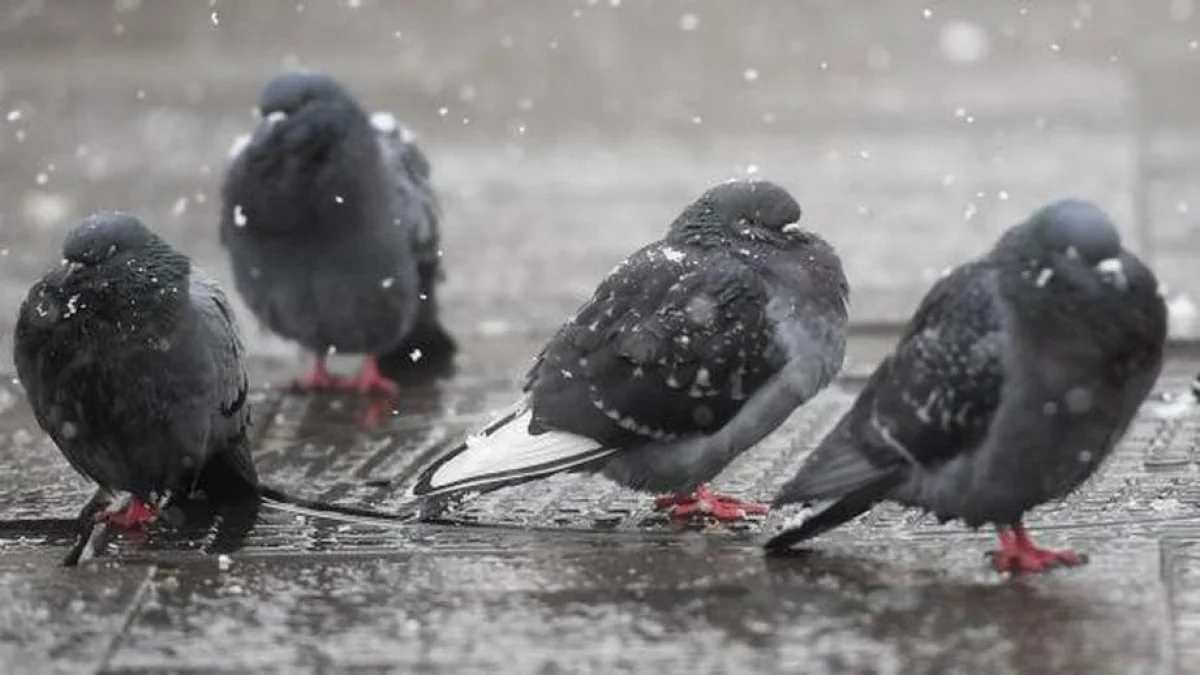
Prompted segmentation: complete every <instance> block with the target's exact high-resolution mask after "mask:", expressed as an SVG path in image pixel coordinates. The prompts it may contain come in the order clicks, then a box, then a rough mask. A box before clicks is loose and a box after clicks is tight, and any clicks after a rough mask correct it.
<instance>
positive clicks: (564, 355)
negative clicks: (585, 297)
mask: <svg viewBox="0 0 1200 675" xmlns="http://www.w3.org/2000/svg"><path fill="white" fill-rule="evenodd" d="M717 256H720V257H717ZM769 301H770V290H769V288H768V286H767V284H766V282H765V281H764V279H763V278H762V277H761V275H759V274H757V273H756V271H755V270H753V269H752V268H750V267H749V266H747V265H746V264H744V263H743V262H741V261H739V260H737V259H736V258H734V257H732V256H727V255H725V254H724V253H718V252H715V251H703V252H701V251H697V250H690V249H681V248H680V247H671V246H669V245H667V244H662V243H659V244H654V245H651V246H649V247H647V248H645V249H642V250H641V251H639V252H637V253H635V254H634V255H633V256H631V257H630V258H629V260H627V261H626V262H625V263H623V264H622V265H621V266H620V267H618V268H617V269H616V270H614V272H613V273H612V274H611V275H609V277H608V278H607V279H605V280H604V282H602V283H601V285H600V287H599V288H598V289H597V291H596V293H595V295H594V296H593V298H592V299H591V300H590V301H589V302H588V303H587V304H585V305H584V306H583V308H582V309H581V310H580V311H579V312H578V313H577V314H576V315H575V317H573V318H572V319H571V320H570V321H568V322H567V323H566V324H565V325H564V326H563V327H562V328H561V329H560V330H559V332H558V334H557V335H555V337H554V338H553V339H552V340H551V341H550V342H549V343H548V344H547V346H546V347H545V349H544V350H543V351H542V353H541V355H540V356H539V357H538V360H537V362H536V363H535V365H534V367H533V368H532V370H531V371H530V374H529V377H528V379H527V387H526V388H527V391H529V392H530V394H531V402H532V407H533V411H534V422H533V426H534V428H535V429H536V428H537V427H538V426H541V427H544V428H546V429H558V430H563V431H569V432H572V433H576V434H579V435H582V436H587V437H588V438H592V439H595V440H597V441H600V442H602V443H605V444H611V445H630V444H637V443H644V442H649V441H665V440H671V439H674V438H677V437H680V436H683V435H688V434H695V433H705V432H711V431H713V430H715V429H718V428H720V427H721V426H722V425H724V424H725V423H726V422H727V421H729V419H730V418H732V417H733V416H734V415H735V414H736V413H737V411H738V409H739V408H740V407H741V406H742V405H743V403H744V401H745V399H746V398H747V397H748V396H749V395H750V394H752V393H753V392H754V391H755V390H756V389H758V388H759V387H761V386H762V385H763V384H764V383H765V382H767V381H768V380H769V379H770V378H771V377H772V375H774V374H775V373H776V372H778V371H779V370H780V369H781V368H782V367H783V366H784V364H785V363H786V362H787V360H788V358H789V354H788V351H787V348H786V346H785V345H783V344H782V343H781V342H780V340H778V339H777V333H776V328H777V326H776V325H775V322H774V321H773V320H772V319H771V317H769V316H768V312H767V310H766V307H767V305H768V303H769Z"/></svg>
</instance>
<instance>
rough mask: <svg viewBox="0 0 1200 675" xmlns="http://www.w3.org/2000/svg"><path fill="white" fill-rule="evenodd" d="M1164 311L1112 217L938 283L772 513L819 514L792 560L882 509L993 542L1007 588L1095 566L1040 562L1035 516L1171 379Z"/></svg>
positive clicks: (1051, 230)
mask: <svg viewBox="0 0 1200 675" xmlns="http://www.w3.org/2000/svg"><path fill="white" fill-rule="evenodd" d="M1166 317H1167V311H1166V306H1165V304H1164V302H1163V299H1162V295H1161V292H1160V289H1159V285H1158V281H1157V279H1156V278H1155V275H1154V273H1153V272H1152V271H1151V270H1150V269H1149V268H1148V267H1146V265H1145V264H1143V263H1142V261H1141V260H1139V259H1138V258H1137V257H1136V256H1135V255H1134V254H1133V253H1131V252H1129V251H1128V250H1126V249H1124V248H1122V245H1121V238H1120V235H1119V234H1118V232H1117V229H1116V228H1115V227H1114V226H1113V223H1112V221H1111V220H1110V219H1109V217H1108V215H1107V214H1106V213H1105V212H1104V211H1103V210H1101V209H1100V208H1099V207H1097V206H1096V205H1094V204H1092V203H1090V202H1086V201H1082V200H1077V199H1065V200H1061V201H1057V202H1053V203H1050V204H1047V205H1045V206H1043V207H1042V208H1040V209H1039V210H1037V211H1036V212H1034V213H1033V214H1032V215H1031V216H1030V217H1029V218H1028V219H1027V220H1026V221H1024V222H1023V223H1020V224H1018V225H1016V226H1014V227H1012V228H1010V229H1009V230H1008V231H1007V232H1005V233H1004V234H1003V236H1002V237H1000V239H999V241H998V242H997V243H996V244H995V246H994V247H993V248H992V250H991V251H990V252H988V253H987V254H985V255H983V256H982V257H980V258H979V259H977V260H974V261H971V262H968V263H965V264H963V265H961V266H959V267H957V268H955V269H953V270H952V271H950V272H949V273H948V274H947V275H946V276H944V277H943V278H942V279H941V280H939V281H938V282H937V283H936V284H935V285H934V286H933V288H932V289H931V290H930V291H929V293H928V294H927V295H926V296H925V298H924V300H923V301H922V302H921V304H920V306H919V307H918V308H917V310H916V312H915V314H914V315H913V317H912V319H911V321H910V322H909V324H908V326H907V327H906V329H905V330H904V332H903V335H902V337H901V338H900V341H899V344H898V345H897V347H896V348H895V351H894V352H893V353H892V354H891V355H890V356H888V357H887V358H885V359H884V360H883V361H882V362H881V363H880V364H879V366H878V367H877V368H876V369H875V371H874V372H873V373H872V375H871V376H870V378H869V379H868V381H867V383H866V385H865V387H864V388H863V390H862V392H861V393H860V394H859V395H858V397H857V398H856V400H855V401H854V403H853V405H852V406H851V407H850V409H849V410H848V411H847V412H846V414H845V415H844V416H843V417H842V418H841V419H840V420H839V422H838V423H837V424H836V425H835V426H834V428H833V429H832V430H831V431H830V432H829V433H828V435H827V436H826V437H825V438H824V439H823V440H822V441H821V443H820V444H819V445H818V447H817V448H816V449H815V450H814V451H813V452H812V454H811V455H809V457H808V458H806V460H805V462H804V464H803V465H802V466H801V468H800V470H799V471H798V473H797V474H796V476H795V477H793V478H792V479H791V480H790V481H788V482H787V483H786V484H785V485H784V486H783V487H782V489H780V491H779V493H778V495H777V496H776V497H775V499H774V501H773V504H774V505H775V506H780V505H783V504H791V503H803V504H807V505H809V506H810V507H811V508H812V511H811V512H810V513H811V515H808V516H807V517H806V518H804V519H803V520H802V522H800V523H799V524H797V525H794V526H790V527H788V528H786V529H785V530H784V531H782V532H781V533H779V534H778V535H776V536H775V537H773V538H772V539H771V540H770V541H768V542H767V543H766V547H767V549H768V550H773V551H779V550H786V549H788V548H790V547H792V546H793V545H794V544H796V543H798V542H801V541H804V540H806V539H809V538H811V537H815V536H817V535H819V534H821V533H823V532H826V531H828V530H830V529H832V528H835V527H838V526H839V525H842V524H844V523H846V522H848V521H849V520H851V519H852V518H855V517H856V516H858V515H860V514H862V513H864V512H866V511H867V510H869V509H871V508H872V507H873V506H875V505H876V504H878V503H880V502H884V501H892V502H897V503H899V504H901V505H904V506H908V507H918V508H921V509H924V510H925V511H927V512H931V513H933V514H934V515H935V516H936V517H937V518H938V519H939V520H940V521H941V522H946V521H949V520H953V519H961V520H962V521H963V522H965V523H966V525H967V526H968V527H971V528H978V527H980V526H982V525H984V524H991V525H994V526H995V527H996V529H997V532H998V535H999V539H1000V547H999V549H998V550H995V551H992V552H991V553H990V556H991V560H992V563H993V565H994V567H995V568H996V569H997V570H998V571H1001V572H1008V573H1014V574H1019V573H1027V572H1028V573H1033V572H1042V571H1045V570H1047V569H1050V568H1052V567H1056V566H1060V565H1067V566H1070V565H1077V564H1082V563H1084V562H1086V557H1085V556H1084V555H1082V554H1079V553H1076V552H1074V551H1069V550H1052V549H1045V548H1040V547H1038V546H1037V545H1035V544H1034V542H1033V540H1032V539H1031V538H1030V536H1029V533H1028V531H1027V530H1026V528H1025V526H1024V525H1023V524H1022V519H1023V517H1024V515H1025V513H1026V512H1028V511H1029V510H1031V509H1033V508H1034V507H1036V506H1038V505H1040V504H1043V503H1045V502H1047V501H1050V500H1056V499H1062V498H1064V497H1066V496H1067V495H1069V494H1070V493H1071V492H1073V491H1074V490H1075V489H1076V488H1078V487H1079V486H1080V485H1081V484H1082V483H1083V482H1084V481H1086V480H1087V479H1088V478H1089V477H1090V476H1091V475H1092V474H1093V473H1094V472H1095V471H1096V469H1097V468H1098V467H1099V466H1100V465H1101V463H1102V462H1103V461H1104V459H1105V457H1106V456H1107V455H1108V454H1109V453H1110V452H1111V451H1112V449H1113V447H1114V446H1115V445H1116V444H1117V442H1118V441H1119V440H1120V439H1121V437H1122V435H1123V434H1124V433H1125V431H1126V429H1127V428H1128V426H1129V424H1130V421H1131V420H1132V418H1133V416H1134V414H1135V413H1136V412H1137V409H1138V407H1139V406H1140V405H1141V403H1142V401H1143V400H1144V399H1145V398H1146V396H1147V395H1148V394H1149V392H1150V389H1151V387H1152V386H1153V385H1154V382H1155V380H1156V379H1157V377H1158V374H1159V371H1160V370H1161V368H1162V361H1163V349H1164V343H1165V340H1166Z"/></svg>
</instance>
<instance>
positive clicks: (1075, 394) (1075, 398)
mask: <svg viewBox="0 0 1200 675" xmlns="http://www.w3.org/2000/svg"><path fill="white" fill-rule="evenodd" d="M1065 400H1066V403H1067V410H1070V411H1071V412H1073V413H1075V414H1077V415H1082V414H1083V413H1086V412H1088V411H1089V410H1091V409H1092V405H1093V404H1094V403H1095V397H1094V396H1093V395H1092V390H1091V389H1088V388H1086V387H1073V388H1072V389H1071V390H1070V391H1068V392H1067V396H1066V399H1065Z"/></svg>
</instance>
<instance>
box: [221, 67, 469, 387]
mask: <svg viewBox="0 0 1200 675" xmlns="http://www.w3.org/2000/svg"><path fill="white" fill-rule="evenodd" d="M259 111H260V113H261V115H262V122H261V123H260V125H259V127H258V128H257V129H256V130H255V132H254V134H253V135H252V136H251V137H250V138H249V139H246V140H245V141H241V142H239V143H238V145H237V146H236V147H235V150H234V152H233V159H232V161H231V164H230V167H229V170H228V173H227V175H226V177H225V182H224V185H223V188H222V200H223V205H222V210H221V241H222V243H223V244H224V245H225V246H226V248H228V250H229V253H230V257H231V259H232V263H233V272H234V278H235V281H236V283H237V288H238V291H239V292H240V293H241V294H242V296H243V298H244V299H245V300H246V303H247V305H248V306H249V307H250V309H251V311H252V312H253V313H254V314H255V316H257V317H258V318H259V319H260V320H261V321H262V322H263V323H264V324H266V326H267V327H269V328H270V329H271V330H272V331H274V332H275V333H278V334H279V335H281V336H283V337H285V338H288V339H291V340H295V341H296V342H299V343H300V344H301V345H303V346H304V347H305V348H306V349H308V350H310V351H311V352H313V354H314V356H315V360H314V364H313V368H312V370H311V371H310V373H309V374H308V375H307V376H306V377H305V378H302V379H301V380H299V381H298V382H297V383H296V385H297V386H299V387H301V388H323V387H348V388H353V389H356V390H358V391H361V392H364V393H368V392H384V393H391V392H394V391H395V389H396V385H395V382H394V381H392V379H391V378H390V377H388V375H386V374H384V373H383V372H381V371H380V367H379V359H381V358H382V359H387V360H388V361H389V362H390V363H392V364H396V366H395V367H400V368H401V369H403V367H402V365H401V364H404V363H409V364H411V363H413V362H419V363H421V365H425V364H429V363H430V362H431V361H446V362H448V361H450V360H451V359H452V357H453V355H454V352H455V350H456V347H455V343H454V341H453V340H452V339H451V338H450V336H449V335H448V334H447V333H446V331H445V329H444V328H443V327H442V325H441V323H440V319H439V317H438V311H437V301H436V298H435V289H436V285H437V284H438V283H439V282H440V280H441V276H442V266H441V251H440V249H439V248H438V246H439V233H438V214H439V209H438V203H437V200H436V197H435V196H434V194H433V191H432V188H431V186H430V183H429V175H430V170H429V162H428V160H427V159H426V158H425V155H424V154H422V153H421V151H420V149H418V148H417V146H416V145H415V144H414V142H413V139H412V136H411V133H409V132H408V131H407V130H404V129H401V128H400V127H399V126H398V125H397V124H396V122H395V119H394V118H392V117H391V116H390V115H386V114H379V115H376V116H375V117H374V120H372V118H369V117H368V115H367V113H366V112H365V111H364V110H363V109H362V108H361V107H360V106H359V104H358V102H357V101H355V99H354V97H353V96H351V94H350V93H349V92H348V91H347V90H346V89H345V88H344V87H343V86H342V85H341V84H339V83H338V82H336V81H335V80H334V79H333V78H331V77H329V76H328V75H324V74H321V73H316V72H310V71H297V72H288V73H284V74H282V75H278V76H276V77H275V78H273V79H271V80H270V81H269V82H268V83H267V85H266V86H265V87H264V88H263V90H262V93H261V95H260V99H259ZM333 351H337V352H343V353H353V354H364V355H365V357H364V361H363V365H362V369H361V370H360V372H359V375H358V377H357V378H348V379H347V378H339V377H337V376H334V375H332V374H331V373H330V372H329V371H328V370H327V369H326V365H325V359H326V355H327V354H328V353H330V352H333ZM389 357H391V358H389ZM389 374H390V373H389Z"/></svg>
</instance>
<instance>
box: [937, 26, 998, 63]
mask: <svg viewBox="0 0 1200 675" xmlns="http://www.w3.org/2000/svg"><path fill="white" fill-rule="evenodd" d="M938 49H939V50H940V51H941V53H942V57H943V58H945V59H946V60H947V61H950V62H952V63H961V64H967V63H974V62H976V61H979V60H981V59H983V58H985V57H987V55H988V52H989V51H991V39H990V38H988V34H987V32H985V31H984V30H983V29H982V28H980V27H979V26H978V25H977V24H974V23H971V22H969V21H947V22H946V23H945V24H943V25H942V29H941V30H940V31H939V32H938Z"/></svg>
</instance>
